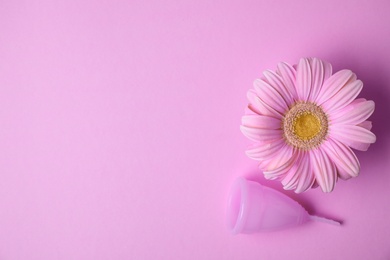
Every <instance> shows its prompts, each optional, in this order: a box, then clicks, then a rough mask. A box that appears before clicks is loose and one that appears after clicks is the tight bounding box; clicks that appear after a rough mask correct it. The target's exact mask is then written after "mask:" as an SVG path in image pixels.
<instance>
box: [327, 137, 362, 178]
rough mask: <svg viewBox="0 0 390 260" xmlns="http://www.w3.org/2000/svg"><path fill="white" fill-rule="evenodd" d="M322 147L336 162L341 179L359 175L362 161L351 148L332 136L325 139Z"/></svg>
mask: <svg viewBox="0 0 390 260" xmlns="http://www.w3.org/2000/svg"><path fill="white" fill-rule="evenodd" d="M321 148H323V149H324V151H325V152H326V153H327V154H328V156H329V157H330V159H331V160H332V161H333V162H334V163H335V165H336V168H337V171H338V174H339V176H340V178H341V179H343V180H347V179H349V178H351V177H356V176H358V175H359V171H360V163H359V160H358V159H357V157H356V155H355V153H354V152H353V151H352V150H351V148H349V147H347V146H345V145H344V144H342V143H340V142H338V141H336V140H333V139H331V138H329V139H328V140H327V141H325V142H324V143H323V144H322V146H321Z"/></svg>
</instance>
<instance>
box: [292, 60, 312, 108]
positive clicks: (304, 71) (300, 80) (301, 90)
mask: <svg viewBox="0 0 390 260" xmlns="http://www.w3.org/2000/svg"><path fill="white" fill-rule="evenodd" d="M311 86H312V76H311V68H310V62H309V59H304V58H302V59H301V60H300V61H299V63H298V67H297V82H296V90H297V94H298V99H299V100H300V101H307V100H308V98H309V94H310V90H311Z"/></svg>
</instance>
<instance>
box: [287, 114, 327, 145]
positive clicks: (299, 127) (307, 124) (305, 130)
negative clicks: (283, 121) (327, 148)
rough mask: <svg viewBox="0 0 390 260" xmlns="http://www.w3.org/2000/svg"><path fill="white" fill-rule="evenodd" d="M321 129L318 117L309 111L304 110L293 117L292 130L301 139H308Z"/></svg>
mask: <svg viewBox="0 0 390 260" xmlns="http://www.w3.org/2000/svg"><path fill="white" fill-rule="evenodd" d="M320 130H321V122H320V119H319V118H318V117H317V116H316V115H314V114H312V113H310V112H306V113H303V114H302V115H298V116H297V117H296V118H294V122H293V131H294V134H295V135H297V136H298V137H299V138H300V139H302V140H309V139H312V138H313V137H315V136H316V135H317V134H318V133H319V132H320Z"/></svg>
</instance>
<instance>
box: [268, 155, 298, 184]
mask: <svg viewBox="0 0 390 260" xmlns="http://www.w3.org/2000/svg"><path fill="white" fill-rule="evenodd" d="M299 157H300V151H293V153H292V156H291V157H290V158H289V159H288V161H287V162H285V163H284V164H282V165H281V166H279V167H278V168H275V169H273V170H266V171H263V174H264V177H265V178H266V179H273V180H274V179H280V178H284V176H285V175H286V173H287V172H288V171H289V170H290V169H291V167H293V165H294V164H295V163H296V161H297V159H298V158H299Z"/></svg>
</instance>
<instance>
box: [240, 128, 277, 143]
mask: <svg viewBox="0 0 390 260" xmlns="http://www.w3.org/2000/svg"><path fill="white" fill-rule="evenodd" d="M240 129H241V132H242V133H243V134H244V135H245V136H246V137H248V138H249V139H251V140H252V141H255V142H266V141H271V140H277V139H281V138H282V130H276V129H262V128H252V127H247V126H243V125H242V126H240Z"/></svg>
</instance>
